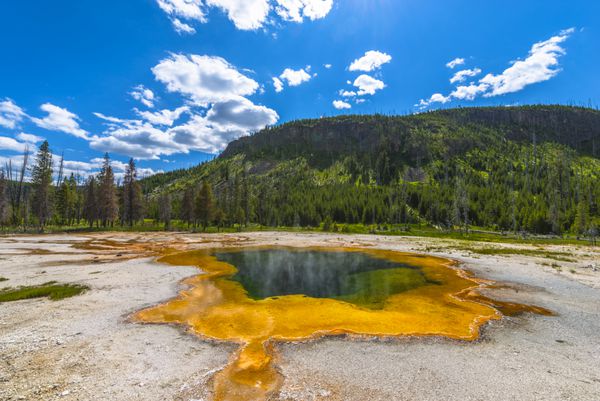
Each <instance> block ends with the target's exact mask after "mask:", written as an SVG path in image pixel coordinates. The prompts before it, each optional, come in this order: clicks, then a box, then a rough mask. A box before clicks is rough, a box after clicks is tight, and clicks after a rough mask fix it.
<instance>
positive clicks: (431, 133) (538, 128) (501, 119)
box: [221, 106, 600, 165]
mask: <svg viewBox="0 0 600 401" xmlns="http://www.w3.org/2000/svg"><path fill="white" fill-rule="evenodd" d="M504 140H508V141H516V142H521V143H534V142H538V143H543V142H555V143H559V144H563V145H567V146H569V147H571V148H573V149H575V150H576V151H578V152H579V153H581V154H587V155H590V156H594V157H599V156H600V111H597V110H593V109H585V108H575V107H565V106H526V107H493V108H491V107H489V108H463V109H451V110H440V111H434V112H430V113H424V114H417V115H411V116H392V117H388V116H383V115H349V116H341V117H334V118H321V119H316V120H300V121H294V122H290V123H287V124H284V125H281V126H278V127H275V128H270V129H266V130H263V131H261V132H259V133H257V134H255V135H253V136H250V137H244V138H241V139H238V140H237V141H234V142H232V143H231V144H230V145H229V146H228V147H227V149H226V150H225V151H224V152H223V153H222V155H221V157H224V158H227V157H231V156H234V155H236V154H243V155H246V156H247V157H248V158H249V159H253V160H257V159H268V160H274V159H275V160H285V159H291V158H295V157H307V158H308V159H309V160H311V161H312V162H314V163H316V164H317V165H323V164H327V163H329V162H331V161H332V160H338V159H340V158H344V157H346V156H355V155H360V156H361V158H371V159H373V158H375V157H376V156H377V155H378V154H379V153H380V152H381V151H384V152H386V153H390V154H392V155H394V156H395V157H396V161H397V162H401V163H409V164H415V163H417V162H418V161H422V160H424V159H425V160H427V159H435V158H438V157H444V155H443V154H442V153H444V152H450V153H452V154H455V153H460V152H464V151H466V150H468V149H471V148H473V147H481V148H487V147H489V146H495V145H497V144H498V143H499V142H500V141H504Z"/></svg>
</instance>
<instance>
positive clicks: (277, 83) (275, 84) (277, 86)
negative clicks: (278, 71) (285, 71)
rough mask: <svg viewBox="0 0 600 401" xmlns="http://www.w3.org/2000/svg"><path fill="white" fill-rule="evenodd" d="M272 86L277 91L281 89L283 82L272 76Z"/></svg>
mask: <svg viewBox="0 0 600 401" xmlns="http://www.w3.org/2000/svg"><path fill="white" fill-rule="evenodd" d="M273 87H274V88H275V92H277V93H279V92H281V91H283V82H282V81H281V79H279V78H277V77H273Z"/></svg>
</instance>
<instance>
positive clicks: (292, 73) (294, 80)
mask: <svg viewBox="0 0 600 401" xmlns="http://www.w3.org/2000/svg"><path fill="white" fill-rule="evenodd" d="M279 78H280V79H281V80H283V81H285V82H287V84H288V85H289V86H298V85H301V84H303V83H304V82H308V81H310V78H311V76H310V74H309V73H308V72H306V71H305V70H304V69H303V68H301V69H299V70H292V69H291V68H286V69H285V70H284V71H283V73H282V74H281V75H280V76H279Z"/></svg>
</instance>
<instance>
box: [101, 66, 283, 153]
mask: <svg viewBox="0 0 600 401" xmlns="http://www.w3.org/2000/svg"><path fill="white" fill-rule="evenodd" d="M152 71H153V73H154V75H155V77H156V79H157V80H158V81H160V82H162V83H164V84H165V85H166V87H167V90H168V91H170V92H175V93H179V94H181V95H183V96H185V97H186V98H187V99H188V104H187V105H186V106H183V107H180V108H178V109H176V110H161V111H156V112H150V111H140V110H137V109H134V111H135V112H136V114H137V115H138V116H139V117H140V119H122V118H118V117H111V116H106V115H104V114H102V113H94V114H95V115H96V116H97V117H98V118H100V119H103V120H104V121H105V123H104V124H105V125H106V127H107V128H106V130H105V131H104V132H103V133H102V134H100V135H94V136H93V137H92V138H91V139H90V147H91V148H93V149H96V150H100V151H105V152H111V153H118V154H121V155H126V156H130V157H134V158H137V159H153V160H158V159H160V158H161V156H169V155H173V154H181V153H183V154H187V153H189V152H191V151H201V152H208V153H217V152H219V151H221V150H223V149H224V148H225V146H227V144H228V143H229V142H231V141H232V140H234V139H237V138H239V137H241V136H244V135H248V134H249V133H252V132H255V131H258V130H260V129H262V128H264V127H265V126H267V125H272V124H275V123H276V122H277V121H278V119H279V116H278V115H277V112H275V110H272V109H270V108H268V107H266V106H262V105H257V104H254V103H253V102H252V101H250V100H249V99H247V98H246V97H245V96H247V95H252V94H254V93H256V91H257V90H258V89H259V85H258V83H257V82H256V81H254V80H253V79H251V78H248V77H247V76H245V75H244V74H242V73H241V72H240V71H238V69H237V68H236V67H234V66H232V65H231V64H229V63H228V62H227V61H226V60H224V59H222V58H219V57H211V56H198V55H187V56H186V55H171V56H170V57H169V58H167V59H165V60H162V61H161V62H160V63H159V64H158V65H157V66H155V67H154V68H153V69H152ZM282 85H283V82H282ZM198 109H202V111H198ZM184 114H187V115H188V117H187V118H186V119H185V120H184V121H182V122H178V120H180V119H182V118H183V117H182V116H183V115H184Z"/></svg>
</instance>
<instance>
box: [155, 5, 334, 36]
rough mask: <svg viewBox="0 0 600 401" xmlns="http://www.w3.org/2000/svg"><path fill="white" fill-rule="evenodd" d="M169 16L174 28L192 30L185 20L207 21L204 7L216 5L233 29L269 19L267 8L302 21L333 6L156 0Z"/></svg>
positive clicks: (256, 26)
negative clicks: (233, 26) (225, 15)
mask: <svg viewBox="0 0 600 401" xmlns="http://www.w3.org/2000/svg"><path fill="white" fill-rule="evenodd" d="M156 1H157V3H158V6H159V7H160V8H161V9H162V10H163V11H164V12H165V13H166V14H167V15H168V16H169V18H170V19H171V22H172V23H173V27H174V28H175V30H176V31H177V32H178V33H180V34H182V33H188V34H191V33H194V32H195V29H194V28H193V27H192V26H191V25H190V24H189V23H188V22H197V23H205V22H207V18H206V14H207V9H208V8H210V7H214V8H218V9H220V10H221V11H223V12H224V13H225V14H227V17H228V18H229V19H230V20H231V21H232V22H233V24H234V25H235V26H236V28H238V29H241V30H256V29H260V28H263V27H264V26H265V25H266V24H268V23H271V22H272V21H271V20H273V18H272V17H270V16H269V14H270V12H271V11H275V14H276V15H277V16H279V17H280V18H281V19H282V20H284V21H294V22H298V23H300V22H303V21H304V19H309V20H316V19H320V18H324V17H325V16H326V15H327V14H328V13H329V12H330V11H331V8H332V6H333V0H204V1H202V0H156Z"/></svg>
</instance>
